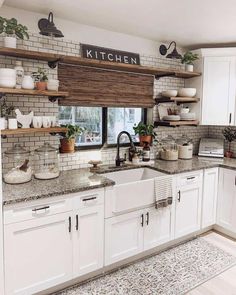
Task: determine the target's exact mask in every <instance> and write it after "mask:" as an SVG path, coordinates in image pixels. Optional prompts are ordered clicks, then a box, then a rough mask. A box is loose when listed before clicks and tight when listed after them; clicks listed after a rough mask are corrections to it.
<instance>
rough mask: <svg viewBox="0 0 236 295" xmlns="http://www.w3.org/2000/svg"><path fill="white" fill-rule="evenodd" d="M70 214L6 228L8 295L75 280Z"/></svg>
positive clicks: (27, 292) (20, 223) (36, 290)
mask: <svg viewBox="0 0 236 295" xmlns="http://www.w3.org/2000/svg"><path fill="white" fill-rule="evenodd" d="M70 216H71V215H70V214H69V213H61V214H56V215H52V216H48V217H39V218H36V219H34V220H29V221H24V222H19V223H13V224H9V225H6V226H5V228H4V230H5V233H4V243H5V245H4V246H5V288H6V294H24V295H26V294H34V293H36V292H39V291H41V290H44V289H47V288H49V287H52V286H54V285H57V284H59V283H63V282H65V281H67V280H70V279H71V278H72V239H71V232H70V220H69V218H71V217H70Z"/></svg>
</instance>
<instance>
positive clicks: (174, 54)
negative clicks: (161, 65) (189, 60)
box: [159, 41, 182, 59]
mask: <svg viewBox="0 0 236 295" xmlns="http://www.w3.org/2000/svg"><path fill="white" fill-rule="evenodd" d="M172 44H174V46H175V47H174V49H173V51H172V52H171V53H169V54H167V56H166V58H172V59H181V58H182V55H181V54H179V53H178V51H177V49H176V42H175V41H172V42H170V45H169V46H168V47H166V46H165V45H163V44H162V45H161V46H160V48H159V52H160V54H161V55H166V53H167V51H168V50H169V49H170V47H171V45H172Z"/></svg>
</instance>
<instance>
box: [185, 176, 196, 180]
mask: <svg viewBox="0 0 236 295" xmlns="http://www.w3.org/2000/svg"><path fill="white" fill-rule="evenodd" d="M194 178H196V177H195V176H191V177H187V180H191V179H194Z"/></svg>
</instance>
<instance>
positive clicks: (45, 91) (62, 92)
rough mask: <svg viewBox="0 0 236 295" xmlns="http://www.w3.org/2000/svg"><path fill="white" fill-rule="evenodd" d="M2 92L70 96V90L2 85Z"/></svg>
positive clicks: (0, 89)
mask: <svg viewBox="0 0 236 295" xmlns="http://www.w3.org/2000/svg"><path fill="white" fill-rule="evenodd" d="M0 93H5V94H17V95H35V96H50V97H66V96H69V92H66V91H49V90H29V89H17V88H1V87H0Z"/></svg>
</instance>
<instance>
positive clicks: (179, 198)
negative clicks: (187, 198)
mask: <svg viewBox="0 0 236 295" xmlns="http://www.w3.org/2000/svg"><path fill="white" fill-rule="evenodd" d="M180 200H181V192H180V190H179V191H178V201H179V202H180Z"/></svg>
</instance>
